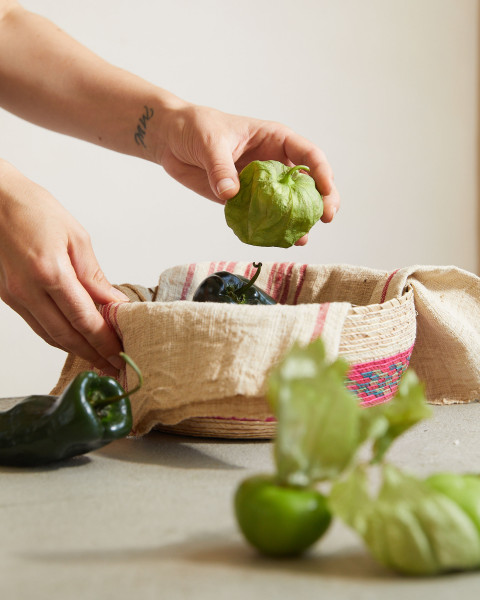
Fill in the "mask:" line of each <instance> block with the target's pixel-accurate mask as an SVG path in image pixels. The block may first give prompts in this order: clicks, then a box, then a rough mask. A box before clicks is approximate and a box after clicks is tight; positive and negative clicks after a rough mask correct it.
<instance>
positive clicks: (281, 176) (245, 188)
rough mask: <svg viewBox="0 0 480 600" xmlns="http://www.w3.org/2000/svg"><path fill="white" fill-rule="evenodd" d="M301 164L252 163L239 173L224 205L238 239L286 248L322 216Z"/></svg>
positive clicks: (320, 203)
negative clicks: (235, 189) (237, 185)
mask: <svg viewBox="0 0 480 600" xmlns="http://www.w3.org/2000/svg"><path fill="white" fill-rule="evenodd" d="M309 170H310V169H309V168H308V167H306V166H304V165H297V166H295V167H287V166H285V165H284V164H282V163H281V162H278V161H276V160H266V161H259V160H255V161H253V162H251V163H250V164H248V165H247V166H246V167H245V168H244V169H243V170H242V172H241V173H240V190H239V192H238V194H237V195H236V196H234V197H233V198H231V199H230V200H228V201H227V203H226V205H225V219H226V221H227V225H228V226H229V227H231V228H232V229H233V231H234V233H235V235H237V237H238V238H239V239H240V240H241V241H242V242H244V243H245V244H251V245H253V246H278V247H280V248H288V247H290V246H292V245H293V244H294V243H295V242H296V241H297V240H299V239H300V238H301V237H302V236H304V235H305V234H307V233H308V232H309V231H310V229H311V228H312V227H313V225H315V223H316V222H317V221H318V220H319V219H320V217H321V216H322V214H323V199H322V196H321V195H320V193H319V192H318V191H317V189H316V187H315V181H314V180H313V178H312V177H310V175H307V174H306V173H302V172H301V171H309Z"/></svg>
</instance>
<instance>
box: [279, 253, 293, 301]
mask: <svg viewBox="0 0 480 600" xmlns="http://www.w3.org/2000/svg"><path fill="white" fill-rule="evenodd" d="M294 266H295V263H290V264H289V265H288V269H287V273H286V275H285V278H284V286H283V292H282V295H281V296H280V300H279V301H278V302H279V304H285V302H286V301H287V298H288V292H289V291H290V283H291V280H292V271H293V267H294Z"/></svg>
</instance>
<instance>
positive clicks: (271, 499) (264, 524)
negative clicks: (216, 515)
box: [235, 475, 331, 557]
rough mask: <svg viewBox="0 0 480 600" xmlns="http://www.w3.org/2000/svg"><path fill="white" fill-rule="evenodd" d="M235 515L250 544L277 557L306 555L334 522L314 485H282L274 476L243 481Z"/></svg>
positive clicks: (236, 499) (237, 494) (259, 476)
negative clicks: (311, 486)
mask: <svg viewBox="0 0 480 600" xmlns="http://www.w3.org/2000/svg"><path fill="white" fill-rule="evenodd" d="M235 515H236V518H237V522H238V525H239V527H240V529H241V531H242V533H243V535H244V536H245V538H246V539H247V540H248V541H249V542H250V544H251V545H252V546H254V547H255V548H256V549H257V550H258V551H259V552H261V553H262V554H266V555H268V556H275V557H281V556H285V557H287V556H297V555H299V554H302V553H303V552H304V551H305V550H307V549H308V548H309V547H310V546H312V545H313V544H314V543H315V542H316V541H317V540H318V539H319V538H320V537H321V536H322V535H323V534H324V533H325V531H326V530H327V529H328V526H329V525H330V522H331V515H330V511H329V509H328V506H327V501H326V498H325V496H323V494H321V493H320V492H319V491H317V490H315V489H313V488H307V487H293V486H285V485H281V484H279V483H278V482H277V481H276V479H275V477H274V476H270V475H255V476H253V477H250V478H248V479H246V480H244V481H243V482H242V483H241V484H240V486H239V487H238V489H237V491H236V493H235Z"/></svg>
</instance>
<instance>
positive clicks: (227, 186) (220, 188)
mask: <svg viewBox="0 0 480 600" xmlns="http://www.w3.org/2000/svg"><path fill="white" fill-rule="evenodd" d="M234 187H235V182H234V181H233V179H230V178H228V177H227V178H225V179H220V181H219V182H218V183H217V193H218V194H223V193H224V192H227V191H228V190H231V189H233V188H234Z"/></svg>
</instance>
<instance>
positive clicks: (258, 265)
mask: <svg viewBox="0 0 480 600" xmlns="http://www.w3.org/2000/svg"><path fill="white" fill-rule="evenodd" d="M253 266H254V268H255V269H257V270H256V271H255V275H254V276H253V277H252V278H251V279H250V281H249V282H248V283H246V284H245V285H242V287H241V288H240V289H239V290H237V291H236V292H235V294H236V295H237V296H239V297H240V298H241V297H242V296H243V295H244V294H245V292H246V291H247V290H248V289H250V288H251V287H252V285H254V283H255V282H256V281H257V279H258V276H259V275H260V271H261V270H262V263H261V262H259V263H253Z"/></svg>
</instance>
